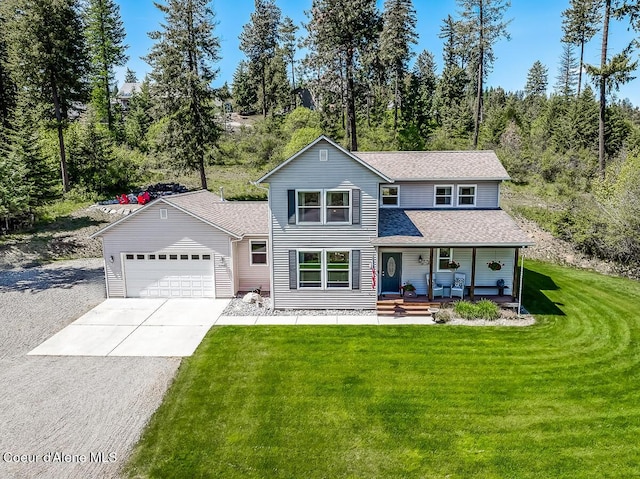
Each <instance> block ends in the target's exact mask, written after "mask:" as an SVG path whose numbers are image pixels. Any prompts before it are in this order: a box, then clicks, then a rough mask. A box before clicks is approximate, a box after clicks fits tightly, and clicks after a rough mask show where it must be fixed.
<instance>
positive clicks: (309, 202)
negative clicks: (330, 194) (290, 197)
mask: <svg viewBox="0 0 640 479" xmlns="http://www.w3.org/2000/svg"><path fill="white" fill-rule="evenodd" d="M321 195H322V193H321V192H320V191H298V195H297V203H298V208H297V211H298V223H321V222H322V218H321V215H322V204H321V201H322V196H321Z"/></svg>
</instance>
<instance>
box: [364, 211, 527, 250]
mask: <svg viewBox="0 0 640 479" xmlns="http://www.w3.org/2000/svg"><path fill="white" fill-rule="evenodd" d="M379 221H380V222H379V227H378V228H379V231H378V238H376V239H374V240H373V241H372V243H373V244H374V245H377V246H531V245H533V244H534V243H533V241H532V240H531V238H529V236H528V235H527V234H526V233H525V232H524V231H522V230H521V229H520V227H519V226H518V225H517V224H516V223H515V221H513V219H512V218H511V217H510V216H509V215H508V214H507V213H505V212H504V211H502V210H436V211H434V210H402V209H396V208H381V209H380V220H379Z"/></svg>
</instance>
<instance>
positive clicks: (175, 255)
mask: <svg viewBox="0 0 640 479" xmlns="http://www.w3.org/2000/svg"><path fill="white" fill-rule="evenodd" d="M169 259H178V255H177V254H170V255H169Z"/></svg>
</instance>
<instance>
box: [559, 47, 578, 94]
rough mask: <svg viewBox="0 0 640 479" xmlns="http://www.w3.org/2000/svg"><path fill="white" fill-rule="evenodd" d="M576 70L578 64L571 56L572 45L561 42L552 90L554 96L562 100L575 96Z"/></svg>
mask: <svg viewBox="0 0 640 479" xmlns="http://www.w3.org/2000/svg"><path fill="white" fill-rule="evenodd" d="M577 68H578V63H577V60H576V57H575V56H574V54H573V45H572V44H571V43H568V42H562V56H561V57H560V66H559V67H558V76H556V84H555V88H554V89H555V92H556V94H558V95H561V96H563V97H564V98H570V97H573V96H574V95H575V94H576V85H577V81H578V80H577V78H578V74H577V73H576V70H577Z"/></svg>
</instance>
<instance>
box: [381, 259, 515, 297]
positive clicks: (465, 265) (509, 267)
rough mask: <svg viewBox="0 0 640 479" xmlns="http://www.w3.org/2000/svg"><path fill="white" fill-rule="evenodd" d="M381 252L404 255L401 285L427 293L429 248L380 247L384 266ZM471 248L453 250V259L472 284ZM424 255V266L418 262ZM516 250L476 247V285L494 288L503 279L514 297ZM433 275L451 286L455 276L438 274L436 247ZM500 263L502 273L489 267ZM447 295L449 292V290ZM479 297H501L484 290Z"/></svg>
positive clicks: (468, 283) (467, 282) (437, 280)
mask: <svg viewBox="0 0 640 479" xmlns="http://www.w3.org/2000/svg"><path fill="white" fill-rule="evenodd" d="M382 252H391V253H402V282H403V283H406V282H411V283H412V284H413V285H414V286H415V287H416V292H417V293H418V294H424V295H426V294H427V279H426V278H427V275H428V274H429V265H428V264H427V261H428V260H429V248H381V249H380V258H379V259H378V264H381V258H382ZM472 253H473V252H472V249H471V248H454V250H453V259H455V260H456V261H458V262H459V263H460V269H459V270H458V273H464V274H465V275H466V278H465V280H466V284H467V286H469V285H470V284H471V259H472ZM420 255H422V258H423V260H425V264H420V263H418V257H419V256H420ZM514 255H515V250H514V248H477V249H476V285H477V286H492V285H494V284H496V281H498V280H499V279H504V282H505V286H507V287H508V288H509V289H508V290H507V293H508V294H513V289H512V288H513V261H514ZM433 259H434V273H435V278H436V283H440V284H446V285H449V284H451V283H453V273H452V272H451V271H449V270H444V271H438V270H437V268H436V264H437V263H436V262H437V248H434V249H433ZM494 260H495V261H500V262H502V263H503V265H504V266H502V269H501V270H500V271H492V270H490V269H489V267H488V266H487V263H488V262H489V261H494ZM447 293H448V291H447ZM478 294H490V295H493V294H498V288H496V289H495V290H490V289H483V290H482V291H478V292H477V293H476V295H478Z"/></svg>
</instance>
